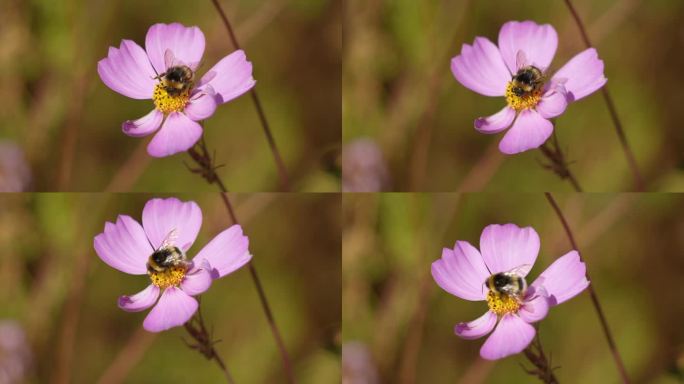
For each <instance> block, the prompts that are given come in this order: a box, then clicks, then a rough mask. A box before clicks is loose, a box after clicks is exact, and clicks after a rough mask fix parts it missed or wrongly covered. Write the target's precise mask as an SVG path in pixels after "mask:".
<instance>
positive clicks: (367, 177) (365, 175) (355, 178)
mask: <svg viewBox="0 0 684 384" xmlns="http://www.w3.org/2000/svg"><path fill="white" fill-rule="evenodd" d="M388 184H389V172H388V171H387V165H386V164H385V159H384V158H383V156H382V151H381V150H380V148H379V147H378V145H377V144H376V143H375V141H373V140H371V139H356V140H353V141H350V142H349V143H347V144H345V145H344V149H343V150H342V190H343V191H344V192H378V191H382V190H383V189H386V188H387V186H388Z"/></svg>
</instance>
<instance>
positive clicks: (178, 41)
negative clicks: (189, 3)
mask: <svg viewBox="0 0 684 384" xmlns="http://www.w3.org/2000/svg"><path fill="white" fill-rule="evenodd" d="M204 44H205V41H204V33H202V31H201V30H200V29H199V28H198V27H185V26H183V25H182V24H179V23H172V24H155V25H153V26H151V27H150V29H148V30H147V36H145V50H146V51H147V54H148V55H149V57H150V62H152V65H153V66H154V68H155V69H156V70H157V73H158V74H162V73H164V72H166V69H167V68H166V63H165V61H164V55H165V54H166V50H170V51H171V52H172V53H173V56H174V57H175V58H176V60H177V61H180V62H182V63H183V64H185V65H187V66H189V67H190V68H191V69H192V70H193V71H194V70H196V69H197V65H198V64H199V62H200V61H201V60H202V55H203V54H204ZM150 95H151V94H150Z"/></svg>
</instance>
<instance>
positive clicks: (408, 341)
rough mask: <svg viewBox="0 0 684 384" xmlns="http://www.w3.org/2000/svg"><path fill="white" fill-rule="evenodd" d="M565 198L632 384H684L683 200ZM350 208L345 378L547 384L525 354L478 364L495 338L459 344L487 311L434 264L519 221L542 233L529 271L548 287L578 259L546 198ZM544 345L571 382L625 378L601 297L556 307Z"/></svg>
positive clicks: (457, 198) (391, 201) (445, 199)
mask: <svg viewBox="0 0 684 384" xmlns="http://www.w3.org/2000/svg"><path fill="white" fill-rule="evenodd" d="M555 198H556V201H558V203H559V205H560V207H561V209H562V210H563V212H564V214H565V216H566V218H567V220H568V222H569V224H570V226H571V228H572V230H573V232H574V235H575V238H576V240H577V242H578V246H579V247H580V251H581V254H582V256H583V258H584V260H585V262H586V264H587V267H588V271H589V274H590V276H591V278H592V284H593V287H594V289H595V290H596V293H597V295H598V296H599V299H600V301H601V303H602V306H603V309H604V312H605V315H606V317H607V319H608V322H609V324H610V326H611V329H612V332H613V335H614V338H615V340H616V343H617V345H618V348H619V350H620V352H621V354H622V356H623V359H624V362H625V365H626V367H627V370H628V372H629V374H630V376H631V378H632V380H633V382H634V383H663V384H664V383H677V382H681V380H684V328H682V318H684V301H682V297H684V286H683V285H682V283H681V277H682V276H683V275H684V259H683V258H682V252H681V249H682V248H684V237H682V233H684V223H683V222H682V220H681V212H683V211H684V197H683V196H680V195H671V194H662V195H654V194H647V195H638V194H622V195H619V196H616V195H608V194H584V195H578V194H562V193H560V194H557V195H556V196H555ZM343 207H344V208H343V244H344V248H343V252H342V292H343V295H342V319H343V326H342V338H343V347H342V348H343V376H344V377H347V378H351V377H352V376H353V375H357V376H355V377H357V378H358V377H366V378H368V377H372V375H373V372H375V374H377V375H378V376H379V381H366V382H367V383H374V382H380V383H399V384H402V383H414V382H416V383H467V384H474V383H528V382H538V381H537V379H536V378H534V377H531V376H528V375H526V374H525V373H524V372H523V370H522V369H521V367H520V366H519V364H520V363H522V364H526V362H527V360H526V359H525V358H524V357H523V356H522V355H518V356H513V357H509V358H506V359H503V360H499V361H497V362H494V363H490V362H486V361H484V360H482V359H481V358H480V357H479V349H480V346H481V345H482V343H483V341H484V339H478V340H463V339H460V338H458V337H457V336H456V335H454V333H453V327H454V325H455V324H456V323H458V322H461V321H470V320H474V319H476V318H477V317H479V316H480V315H482V314H483V313H484V312H485V311H486V309H487V306H486V304H485V303H483V302H468V301H465V300H462V299H459V298H457V297H456V296H452V295H451V294H449V293H447V292H445V291H443V290H442V289H441V288H439V286H437V284H436V283H435V282H434V280H433V279H432V276H431V274H430V264H431V263H432V262H433V261H435V260H437V259H438V258H439V257H440V256H441V250H442V248H444V247H449V248H452V247H453V246H454V243H455V242H456V240H466V241H468V242H470V243H471V244H473V245H475V246H476V247H478V248H479V238H480V233H481V232H482V229H483V228H484V227H485V226H487V225H489V224H493V223H509V222H512V223H515V224H518V225H520V226H532V227H534V228H535V229H536V231H537V232H538V233H539V236H540V238H541V251H540V254H539V257H538V259H537V262H536V264H535V265H534V267H533V269H532V271H531V273H530V276H531V278H534V277H536V276H538V275H539V274H540V273H541V272H542V271H543V270H544V269H545V268H546V267H547V266H549V265H550V264H551V263H552V262H553V261H554V260H555V259H556V258H557V257H559V256H562V255H563V254H565V253H566V252H568V251H570V250H571V246H570V243H569V241H568V238H567V237H566V234H565V232H564V230H563V228H562V226H561V224H560V222H559V220H558V217H557V216H556V214H555V213H554V211H553V210H552V208H551V206H550V205H549V203H548V202H547V200H546V199H545V197H544V195H543V194H508V195H503V194H497V193H480V194H461V195H459V194H431V195H428V194H383V195H382V196H380V195H368V194H366V195H361V194H359V195H345V196H344V198H343ZM540 337H541V340H542V343H543V345H544V348H545V350H546V353H547V356H548V355H550V356H551V359H552V362H553V364H554V365H556V366H560V368H559V369H558V370H557V371H556V375H557V377H558V380H559V382H561V383H616V382H619V381H620V379H619V376H618V371H617V369H616V367H615V365H614V363H613V360H612V356H611V353H610V350H609V349H608V344H607V342H606V340H605V337H604V335H603V333H602V330H601V327H600V324H599V321H598V317H597V315H596V313H595V311H594V307H593V306H592V304H591V300H590V298H589V295H588V293H586V292H585V293H582V294H580V295H579V296H577V297H575V298H573V299H572V300H570V301H568V302H566V303H564V304H562V305H560V306H557V307H554V308H553V309H552V310H551V311H550V312H549V314H548V316H547V317H546V318H545V319H544V320H543V321H542V322H541V323H540ZM360 346H361V347H362V348H360ZM363 349H365V350H366V353H365V354H364V353H363ZM348 351H349V353H348ZM527 366H528V367H529V366H530V365H529V364H527ZM353 367H356V368H353ZM359 372H364V373H361V374H359ZM364 375H365V376H364ZM349 383H355V382H354V381H349Z"/></svg>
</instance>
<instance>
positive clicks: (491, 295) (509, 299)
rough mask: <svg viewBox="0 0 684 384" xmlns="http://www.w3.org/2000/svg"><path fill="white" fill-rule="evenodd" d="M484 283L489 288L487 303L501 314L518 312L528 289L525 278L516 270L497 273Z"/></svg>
mask: <svg viewBox="0 0 684 384" xmlns="http://www.w3.org/2000/svg"><path fill="white" fill-rule="evenodd" d="M484 285H486V286H487V288H488V289H489V292H487V297H486V300H487V305H488V306H489V309H490V310H491V311H492V312H494V313H496V314H497V315H499V316H501V315H504V314H506V313H515V312H517V311H518V309H520V306H521V305H522V301H523V297H524V296H525V292H526V290H527V283H526V282H525V278H524V277H522V276H521V275H519V274H517V273H515V272H500V273H495V274H493V275H491V276H489V277H488V278H487V280H486V281H485V282H484Z"/></svg>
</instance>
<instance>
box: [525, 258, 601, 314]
mask: <svg viewBox="0 0 684 384" xmlns="http://www.w3.org/2000/svg"><path fill="white" fill-rule="evenodd" d="M586 273H587V268H586V265H585V264H584V263H583V262H582V261H581V260H580V255H579V253H577V251H570V252H568V253H566V254H565V255H563V256H561V257H559V258H558V259H557V260H556V261H554V262H553V264H551V265H549V267H548V268H546V270H545V271H544V272H542V274H541V275H539V277H537V279H536V280H535V281H534V282H533V283H532V285H531V287H543V289H544V290H546V292H547V293H548V295H549V301H550V304H551V305H552V306H553V305H558V304H560V303H563V302H564V301H566V300H570V299H572V298H573V297H575V296H576V295H578V294H579V293H580V292H582V291H583V290H584V289H585V288H587V287H588V286H589V280H587V276H586Z"/></svg>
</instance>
